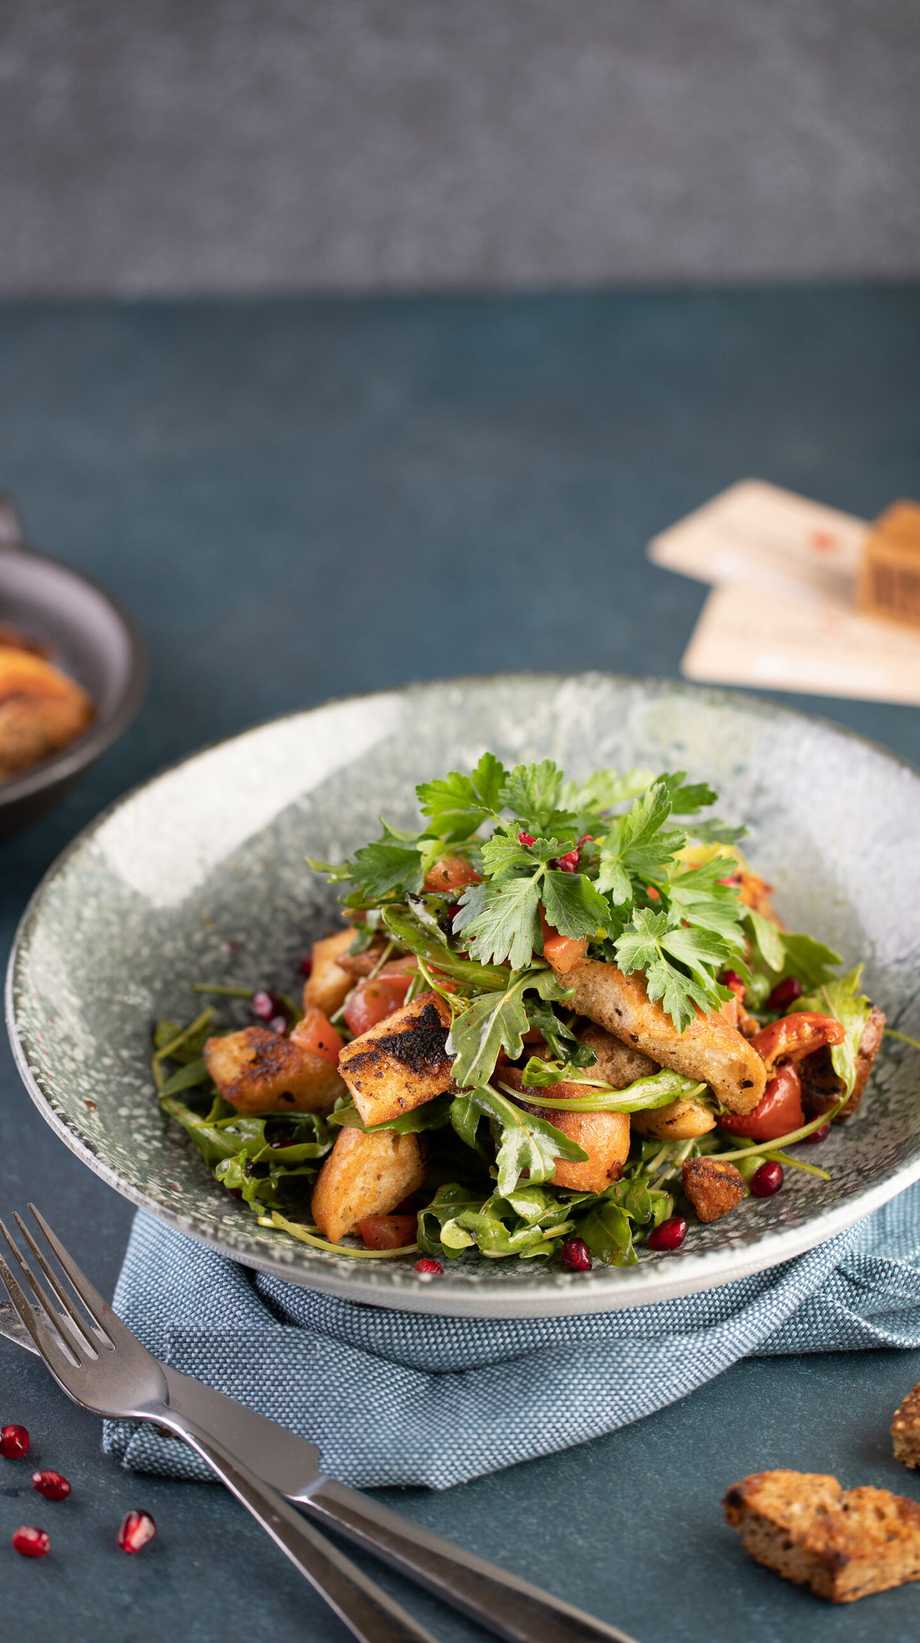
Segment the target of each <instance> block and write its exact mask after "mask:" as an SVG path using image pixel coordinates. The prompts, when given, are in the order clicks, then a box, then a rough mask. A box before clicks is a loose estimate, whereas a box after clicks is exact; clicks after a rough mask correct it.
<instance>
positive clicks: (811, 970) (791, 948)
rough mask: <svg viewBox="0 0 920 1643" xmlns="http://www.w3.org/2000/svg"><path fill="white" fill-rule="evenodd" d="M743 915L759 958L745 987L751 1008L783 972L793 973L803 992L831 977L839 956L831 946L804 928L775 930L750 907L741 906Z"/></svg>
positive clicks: (762, 1001) (760, 1004)
mask: <svg viewBox="0 0 920 1643" xmlns="http://www.w3.org/2000/svg"><path fill="white" fill-rule="evenodd" d="M745 919H746V920H747V923H748V926H749V928H750V931H751V935H752V937H753V940H754V945H755V949H756V953H757V954H758V955H759V957H760V960H761V961H762V964H761V966H760V967H759V968H758V969H755V971H754V973H753V975H752V977H751V982H750V985H749V987H748V998H749V1000H750V1003H751V1005H752V1006H753V1008H754V1009H758V1008H762V1007H763V1005H764V1004H765V1003H766V1001H767V998H768V997H769V994H770V993H771V992H772V990H773V988H774V987H775V986H776V985H777V983H778V982H780V981H785V979H786V977H787V976H795V978H796V980H797V981H800V982H801V983H802V986H803V987H804V988H805V990H806V992H809V991H811V990H812V989H814V988H815V987H820V986H822V985H823V983H824V982H826V981H833V980H834V979H835V974H834V972H835V971H836V969H837V966H838V965H839V964H840V963H841V962H842V960H841V956H840V954H839V953H836V952H835V951H834V949H833V947H827V946H825V944H824V942H823V941H816V940H815V938H814V936H809V935H805V934H804V932H797V931H793V930H779V929H777V927H776V925H775V924H773V922H772V921H771V920H770V919H766V918H764V917H763V915H762V914H761V913H758V912H755V910H754V908H752V907H748V908H746V909H745Z"/></svg>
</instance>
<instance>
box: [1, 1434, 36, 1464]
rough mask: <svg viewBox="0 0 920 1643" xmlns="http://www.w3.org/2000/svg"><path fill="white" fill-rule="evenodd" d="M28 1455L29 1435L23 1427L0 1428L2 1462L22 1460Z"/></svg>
mask: <svg viewBox="0 0 920 1643" xmlns="http://www.w3.org/2000/svg"><path fill="white" fill-rule="evenodd" d="M28 1453H29V1433H28V1431H27V1429H26V1427H24V1426H0V1455H2V1456H3V1458H4V1460H22V1457H23V1455H27V1454H28Z"/></svg>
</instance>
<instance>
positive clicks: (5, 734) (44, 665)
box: [0, 645, 95, 781]
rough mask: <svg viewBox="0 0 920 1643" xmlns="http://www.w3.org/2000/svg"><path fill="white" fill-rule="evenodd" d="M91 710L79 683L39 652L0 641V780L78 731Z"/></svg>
mask: <svg viewBox="0 0 920 1643" xmlns="http://www.w3.org/2000/svg"><path fill="white" fill-rule="evenodd" d="M94 712H95V709H94V707H93V703H92V701H91V699H90V697H89V696H88V695H87V693H86V691H85V690H84V689H83V687H82V685H78V684H76V683H75V682H74V680H73V679H68V677H67V675H66V674H64V673H61V672H60V670H59V669H58V668H56V667H52V665H51V663H50V662H47V661H45V659H44V658H43V657H42V656H37V655H35V654H34V653H33V652H31V651H27V650H20V649H18V648H17V647H15V646H12V645H0V781H7V780H8V779H10V778H11V777H13V776H18V775H20V774H21V773H22V772H23V771H25V770H28V769H30V768H31V766H32V765H34V764H37V763H38V761H39V760H40V759H45V758H47V757H48V755H49V754H51V753H57V752H59V751H60V749H61V748H62V747H67V746H68V744H69V743H70V742H73V741H75V740H76V738H77V737H78V736H82V734H83V732H84V730H86V728H87V726H88V725H89V723H90V720H91V719H92V717H93V714H94Z"/></svg>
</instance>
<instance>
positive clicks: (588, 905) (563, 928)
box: [543, 869, 610, 937]
mask: <svg viewBox="0 0 920 1643" xmlns="http://www.w3.org/2000/svg"><path fill="white" fill-rule="evenodd" d="M543 906H544V907H545V909H546V916H547V918H548V920H549V922H550V924H551V925H552V926H553V928H554V929H556V930H558V931H559V932H560V934H561V935H563V936H575V937H579V936H596V935H598V934H599V933H601V932H606V931H607V930H608V929H609V928H610V908H609V907H608V905H607V902H606V901H605V899H604V897H603V896H602V895H601V894H600V892H599V891H598V890H596V889H595V887H594V885H593V884H592V883H591V880H590V879H589V878H588V877H587V876H586V875H585V874H584V873H562V872H559V871H558V870H555V869H551V870H550V871H548V872H547V874H546V877H545V878H544V880H543Z"/></svg>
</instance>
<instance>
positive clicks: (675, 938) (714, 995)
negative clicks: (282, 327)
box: [614, 907, 726, 1032]
mask: <svg viewBox="0 0 920 1643" xmlns="http://www.w3.org/2000/svg"><path fill="white" fill-rule="evenodd" d="M614 946H615V951H616V955H617V963H618V964H619V966H620V969H621V970H623V971H624V972H625V973H626V974H627V975H629V974H630V973H631V971H633V970H644V971H645V981H646V988H647V991H648V996H649V998H651V999H653V1000H655V1001H660V1002H661V1005H662V1007H663V1009H665V1010H666V1011H667V1013H668V1015H669V1016H670V1017H671V1020H672V1021H673V1022H674V1024H675V1026H676V1027H677V1029H678V1031H680V1032H682V1031H683V1029H684V1028H685V1027H689V1025H690V1023H691V1021H693V1020H694V1018H695V1015H696V1010H695V1009H694V1005H698V1006H699V1008H700V1009H701V1010H703V1011H707V1010H712V1009H713V1008H714V1007H715V1006H717V1005H718V1004H719V1003H720V1002H721V1001H722V999H723V998H724V997H725V996H726V995H725V989H724V988H721V987H719V985H718V983H717V982H716V981H715V979H714V978H713V977H712V976H711V975H709V974H708V973H707V970H706V968H705V966H706V964H707V963H709V964H711V963H712V962H713V961H714V959H715V961H716V962H718V959H717V957H716V955H717V954H718V953H720V952H721V950H722V949H721V947H720V946H719V944H718V943H717V942H716V939H715V938H714V937H713V936H712V935H711V934H709V933H708V932H707V931H705V930H698V931H696V930H692V929H687V928H686V927H684V926H678V928H677V929H672V928H671V927H670V924H669V920H668V915H667V913H655V912H652V911H651V909H650V908H647V907H645V908H639V909H637V910H636V911H635V912H634V913H633V916H632V921H631V924H630V925H629V926H628V927H627V929H626V930H624V932H623V934H622V935H621V936H619V937H618V938H617V940H616V942H615V944H614ZM672 958H676V959H677V960H678V961H679V962H681V963H684V964H686V965H687V966H688V968H690V970H691V974H690V975H687V974H686V973H685V971H684V970H682V969H679V968H677V967H676V966H675V965H674V964H673V963H672Z"/></svg>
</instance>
